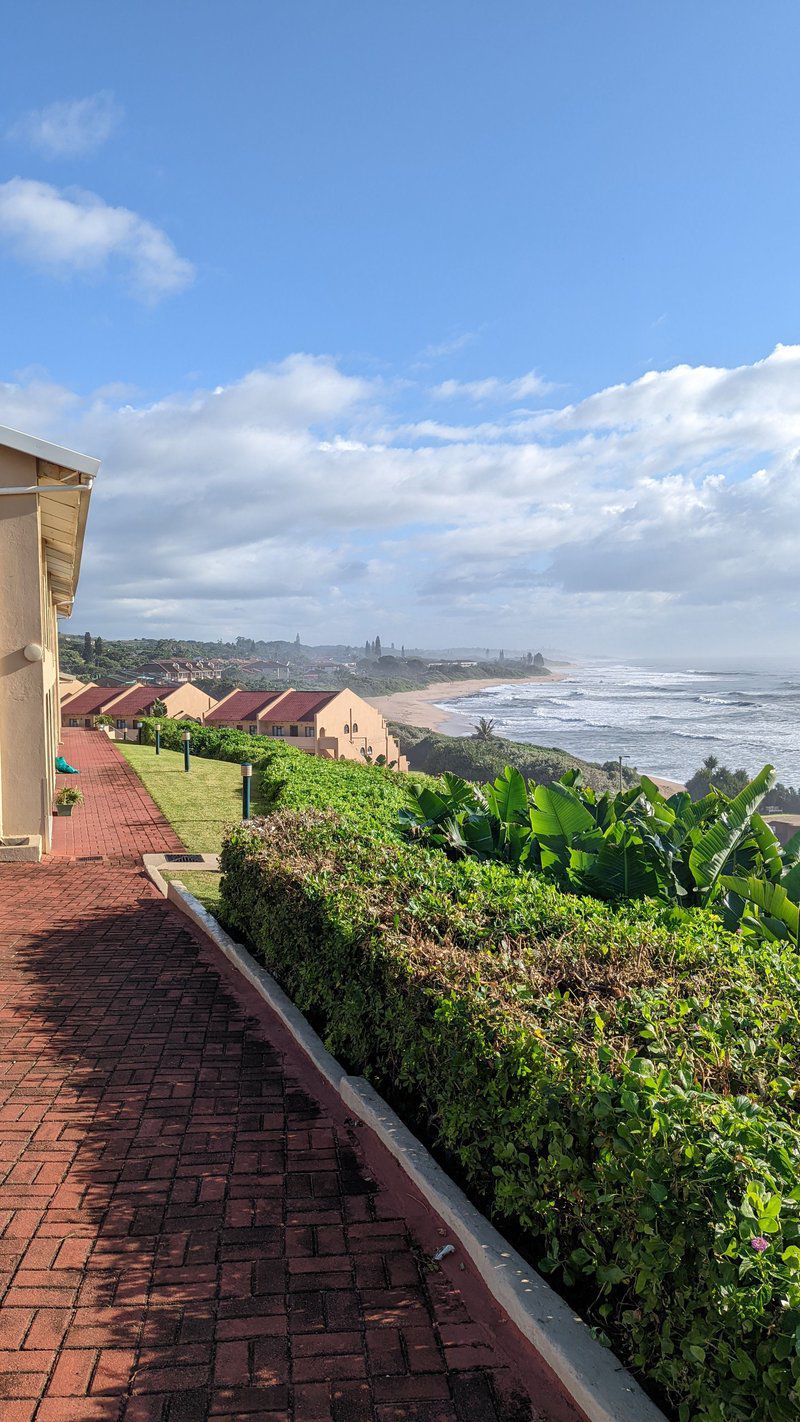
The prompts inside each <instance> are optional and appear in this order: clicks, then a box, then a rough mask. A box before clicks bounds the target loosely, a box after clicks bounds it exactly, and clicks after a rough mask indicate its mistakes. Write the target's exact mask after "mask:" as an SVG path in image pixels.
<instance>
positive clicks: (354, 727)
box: [353, 721, 358, 735]
mask: <svg viewBox="0 0 800 1422" xmlns="http://www.w3.org/2000/svg"><path fill="white" fill-rule="evenodd" d="M357 730H358V726H357V725H356V723H355V721H354V722H353V735H355V733H356V731H357Z"/></svg>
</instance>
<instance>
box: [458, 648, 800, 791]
mask: <svg viewBox="0 0 800 1422" xmlns="http://www.w3.org/2000/svg"><path fill="white" fill-rule="evenodd" d="M437 704H439V705H441V706H442V707H443V708H444V709H445V710H448V711H456V712H459V713H460V714H461V715H467V716H469V718H470V720H472V721H477V719H478V717H479V716H488V717H493V718H494V720H495V721H496V723H497V724H496V730H497V733H498V735H501V736H507V737H508V738H509V739H510V740H515V741H530V742H531V743H533V744H535V745H541V746H558V747H560V748H561V749H562V750H567V751H570V752H571V753H572V754H573V755H579V756H582V757H583V758H584V759H586V760H598V761H606V760H616V758H617V757H618V756H620V755H622V756H623V757H624V758H625V761H626V763H627V764H629V765H631V766H636V767H637V768H638V769H639V770H642V771H648V772H649V773H650V774H651V775H663V776H665V777H668V778H670V779H674V780H681V781H685V780H686V779H687V778H688V776H690V775H691V774H692V772H693V771H694V770H696V769H697V767H698V766H699V765H700V764H701V762H702V761H703V760H704V759H705V757H706V756H707V755H715V756H716V757H717V759H718V760H719V761H720V762H721V763H722V764H723V765H728V766H730V767H731V768H732V769H737V770H738V769H739V768H740V767H743V768H744V769H745V770H747V771H749V772H750V773H751V774H753V773H755V771H756V770H759V769H760V768H761V766H762V765H764V764H765V763H766V762H767V761H770V762H771V763H772V764H773V765H774V766H775V768H776V770H777V772H778V779H779V780H781V781H783V783H784V784H786V785H800V673H792V672H791V671H789V672H787V671H785V670H783V671H778V670H770V671H765V670H761V671H757V670H748V669H747V668H746V667H742V668H731V669H728V670H697V669H691V670H686V671H680V670H664V669H663V668H658V667H654V666H648V665H646V664H644V663H633V662H610V661H602V662H601V661H590V662H582V663H580V664H575V665H574V666H570V668H569V669H568V671H567V672H566V675H565V676H564V679H563V680H562V681H551V682H538V683H535V684H533V685H529V684H526V683H525V682H510V683H509V684H508V685H507V686H493V687H488V688H487V689H486V690H485V691H481V692H478V693H477V694H476V695H473V696H469V697H461V698H458V699H452V700H450V701H447V702H441V703H437Z"/></svg>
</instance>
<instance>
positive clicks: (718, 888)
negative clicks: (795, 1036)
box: [400, 765, 800, 944]
mask: <svg viewBox="0 0 800 1422" xmlns="http://www.w3.org/2000/svg"><path fill="white" fill-rule="evenodd" d="M774 779H775V772H774V770H773V769H772V766H770V765H767V766H765V767H764V769H763V770H762V771H761V772H760V773H759V774H758V775H757V776H756V777H755V778H754V779H753V780H752V781H751V782H749V784H747V785H745V787H744V789H742V790H740V791H739V793H738V795H736V796H734V797H733V799H728V797H727V796H725V795H723V794H721V792H719V791H711V792H710V793H709V794H708V795H706V796H705V797H704V799H702V800H696V801H692V800H691V799H690V797H689V795H688V794H687V793H686V791H681V792H680V793H679V794H676V795H672V796H670V798H669V799H667V798H666V797H665V796H664V795H662V794H661V792H660V791H659V789H658V787H657V786H656V785H655V784H654V783H653V781H652V780H649V779H648V777H647V776H643V777H642V779H641V781H640V782H639V784H638V785H633V786H631V787H630V788H629V789H628V790H621V791H620V792H619V793H618V794H617V795H614V796H612V795H609V794H604V795H596V794H595V792H594V791H593V790H591V789H588V788H584V787H583V786H582V785H581V783H580V773H579V772H578V771H577V770H571V771H568V772H567V773H566V774H565V775H564V776H562V778H561V780H557V781H555V782H554V783H553V784H551V785H533V784H526V782H525V780H524V779H523V777H522V776H521V775H520V773H519V771H518V770H516V769H515V768H514V767H513V766H506V767H505V769H504V770H503V772H502V774H501V775H499V776H498V777H497V779H496V780H495V781H494V783H493V784H489V785H485V786H484V787H483V789H481V788H480V787H479V786H477V785H471V784H469V782H468V781H466V780H462V779H460V778H459V777H458V776H455V775H450V774H449V773H447V774H445V775H444V776H443V777H442V779H441V780H440V781H439V782H438V783H433V784H430V783H425V784H415V783H414V782H411V783H410V784H409V787H408V800H409V803H408V806H407V807H406V808H405V809H404V810H401V812H400V821H401V824H402V825H403V827H404V829H405V830H406V832H407V833H408V834H409V835H410V836H412V837H414V838H422V839H424V840H425V842H426V843H429V844H433V845H436V846H437V847H438V848H440V849H444V850H446V851H447V852H448V853H449V854H452V855H474V856H475V857H476V858H479V859H497V860H501V861H503V862H505V863H508V864H512V865H514V866H515V867H516V868H518V869H522V870H538V871H540V872H542V873H544V874H546V875H547V876H548V877H549V878H552V879H553V880H555V882H557V883H558V884H559V885H560V886H561V887H562V888H565V889H572V890H574V891H575V892H576V893H581V894H592V895H594V896H595V897H597V898H600V899H644V898H655V899H660V900H661V901H662V902H664V903H668V904H670V903H671V904H675V905H676V906H677V907H679V908H689V907H694V906H700V905H703V906H705V907H710V906H711V905H712V904H713V905H715V907H717V909H718V911H719V912H720V913H721V914H722V915H723V917H724V919H725V922H726V924H727V926H729V927H739V926H741V927H742V928H743V930H744V931H747V932H750V933H755V934H757V935H758V934H761V935H762V936H764V935H772V936H775V935H777V936H779V937H787V936H789V937H791V938H792V939H793V941H794V943H795V944H797V942H798V932H797V908H796V905H797V903H798V902H800V863H799V862H798V861H800V849H798V847H797V846H798V845H800V835H798V836H797V842H795V840H792V841H791V842H790V843H789V844H788V845H787V846H786V847H785V848H784V849H781V846H780V844H779V842H778V840H777V839H776V837H775V835H774V834H773V832H772V830H771V829H770V828H769V826H768V825H767V824H766V822H765V821H764V820H763V819H762V818H761V816H760V815H758V814H756V810H757V809H758V806H759V804H760V803H761V801H762V800H763V799H764V797H765V796H766V795H767V794H768V792H769V789H770V786H771V785H772V784H773V782H774ZM763 883H768V884H769V886H770V887H769V892H767V890H766V889H765V888H763ZM759 884H761V885H762V887H759ZM745 905H746V906H747V907H745Z"/></svg>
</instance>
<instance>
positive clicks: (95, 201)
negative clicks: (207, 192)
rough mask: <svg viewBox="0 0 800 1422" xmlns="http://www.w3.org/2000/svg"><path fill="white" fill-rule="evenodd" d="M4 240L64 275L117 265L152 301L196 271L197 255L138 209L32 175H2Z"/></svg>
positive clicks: (25, 258) (27, 258)
mask: <svg viewBox="0 0 800 1422" xmlns="http://www.w3.org/2000/svg"><path fill="white" fill-rule="evenodd" d="M0 241H2V242H3V243H4V245H5V246H6V248H7V250H8V251H10V252H11V253H12V254H13V255H14V256H15V257H16V258H17V259H18V260H19V261H22V262H27V263H33V264H35V265H37V266H40V267H43V268H46V269H48V270H50V271H52V272H55V273H58V274H60V275H69V274H73V273H81V274H83V275H97V274H104V273H106V272H108V271H109V270H111V269H114V268H118V269H120V270H122V271H123V272H124V273H125V274H126V276H127V279H128V281H129V284H130V285H131V287H132V289H133V291H134V293H135V294H136V295H138V296H140V297H142V298H143V299H145V300H147V301H157V300H158V299H159V298H160V297H162V296H169V295H172V294H173V293H175V292H178V291H182V290H183V288H184V287H186V286H188V285H189V284H190V282H191V281H192V280H193V278H194V268H193V266H192V264H191V262H188V261H186V259H185V258H184V257H181V256H179V254H178V253H177V251H176V250H175V247H174V246H173V244H172V242H171V241H170V239H169V237H167V235H166V233H165V232H162V231H161V229H160V228H158V227H156V226H154V224H153V223H152V222H148V221H147V219H146V218H144V217H140V216H139V214H138V213H136V212H131V211H130V209H129V208H127V207H111V206H110V205H109V204H108V203H106V202H104V201H103V199H102V198H100V197H98V196H97V195H96V194H95V193H90V192H84V191H82V190H79V189H65V190H60V189H58V188H55V187H53V186H52V185H51V184H50V183H42V182H38V181H36V180H34V179H32V178H11V179H9V181H8V182H6V183H0Z"/></svg>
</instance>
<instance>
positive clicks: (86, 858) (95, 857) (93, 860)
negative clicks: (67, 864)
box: [78, 854, 103, 864]
mask: <svg viewBox="0 0 800 1422" xmlns="http://www.w3.org/2000/svg"><path fill="white" fill-rule="evenodd" d="M102 862H103V856H102V854H79V855H78V863H79V864H102Z"/></svg>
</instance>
